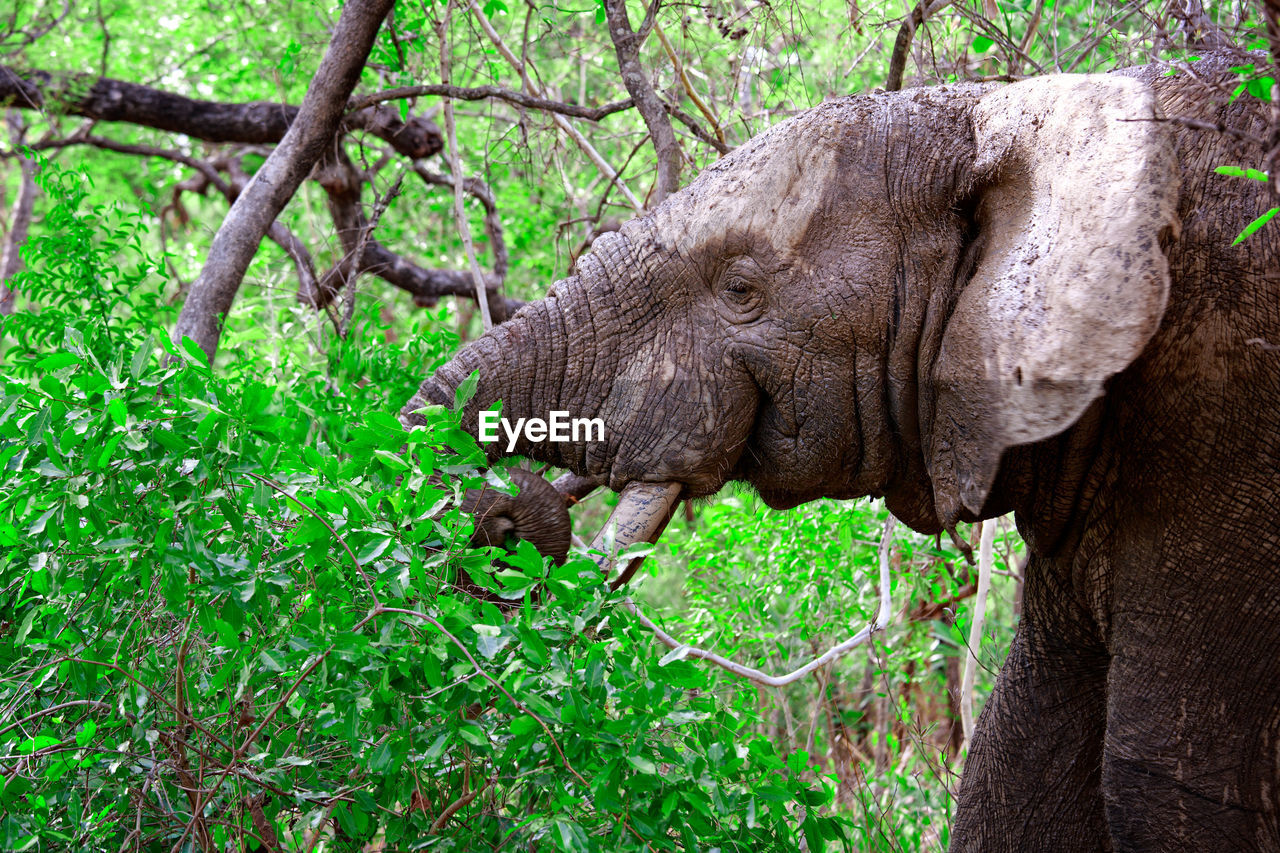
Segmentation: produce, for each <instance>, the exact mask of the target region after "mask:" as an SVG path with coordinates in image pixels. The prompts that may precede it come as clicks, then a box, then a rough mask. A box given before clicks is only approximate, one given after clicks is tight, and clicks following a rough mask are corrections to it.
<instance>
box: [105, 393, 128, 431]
mask: <svg viewBox="0 0 1280 853" xmlns="http://www.w3.org/2000/svg"><path fill="white" fill-rule="evenodd" d="M107 414H108V415H110V416H111V420H113V421H115V422H116V426H124V424H125V421H126V420H128V418H129V407H128V406H126V405H125V402H124V400H121V399H120V398H119V397H116V398H115V399H113V400H112V401H111V402H110V403H107Z"/></svg>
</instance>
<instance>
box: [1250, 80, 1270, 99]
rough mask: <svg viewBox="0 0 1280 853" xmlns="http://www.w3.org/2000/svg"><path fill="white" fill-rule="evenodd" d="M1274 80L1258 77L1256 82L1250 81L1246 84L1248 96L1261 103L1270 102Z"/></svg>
mask: <svg viewBox="0 0 1280 853" xmlns="http://www.w3.org/2000/svg"><path fill="white" fill-rule="evenodd" d="M1275 84H1276V78H1274V77H1259V78H1258V79H1256V80H1250V81H1249V83H1248V84H1247V87H1246V88H1247V89H1248V90H1249V94H1250V95H1253V96H1254V97H1255V98H1258V99H1260V100H1263V101H1270V100H1271V88H1272V87H1273V86H1275Z"/></svg>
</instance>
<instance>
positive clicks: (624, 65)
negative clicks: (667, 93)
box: [604, 0, 683, 208]
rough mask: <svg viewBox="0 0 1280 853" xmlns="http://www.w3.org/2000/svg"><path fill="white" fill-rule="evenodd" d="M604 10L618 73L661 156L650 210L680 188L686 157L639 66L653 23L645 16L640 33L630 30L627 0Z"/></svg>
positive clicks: (607, 3) (613, 0)
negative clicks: (684, 158)
mask: <svg viewBox="0 0 1280 853" xmlns="http://www.w3.org/2000/svg"><path fill="white" fill-rule="evenodd" d="M604 11H605V20H606V23H607V25H608V27H609V38H611V39H612V40H613V47H614V51H615V52H616V53H617V55H618V70H619V71H621V72H622V82H623V85H625V86H626V87H627V92H628V94H630V95H631V99H632V100H634V101H635V103H636V109H637V110H639V111H640V116H641V118H643V119H644V124H645V127H647V128H648V129H649V138H650V139H652V140H653V150H654V152H655V153H656V154H657V155H658V180H657V183H655V184H654V187H653V192H652V194H651V195H650V196H649V199H648V206H649V207H651V208H652V207H657V206H658V205H659V204H661V203H662V200H663V199H664V198H666V197H667V196H669V195H671V193H673V192H675V191H676V190H678V189H679V188H680V166H681V159H682V157H683V155H682V154H681V152H680V144H679V143H678V142H676V132H675V130H673V129H672V127H671V119H670V117H668V116H667V111H666V108H665V107H664V106H663V105H662V99H660V98H659V97H658V93H657V92H655V91H654V90H653V84H652V83H650V82H649V78H648V77H647V76H645V73H644V67H643V66H642V65H641V64H640V45H641V44H642V43H643V42H644V37H645V36H646V35H648V30H649V28H650V27H651V26H652V20H651V19H650V18H649V17H648V16H646V18H645V21H644V22H643V23H642V24H641V25H640V32H638V33H637V32H636V31H634V30H632V29H631V20H630V19H629V18H628V17H627V6H626V0H604Z"/></svg>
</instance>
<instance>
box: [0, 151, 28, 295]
mask: <svg viewBox="0 0 1280 853" xmlns="http://www.w3.org/2000/svg"><path fill="white" fill-rule="evenodd" d="M17 159H18V168H19V169H20V170H21V172H22V182H21V186H19V188H18V198H17V200H16V201H15V202H14V204H13V218H12V219H11V220H10V222H9V234H8V239H6V240H5V242H4V251H3V252H2V253H0V315H3V314H12V313H13V301H14V296H15V292H14V290H13V289H12V288H10V287H9V282H10V280H11V279H12V278H13V277H14V276H15V275H16V274H17V273H18V271H19V270H21V269H22V256H21V255H20V254H19V253H20V252H21V250H22V247H23V245H25V244H26V242H27V229H28V228H29V227H30V225H31V211H32V208H33V207H34V206H35V201H36V182H35V172H36V164H35V161H34V160H32V159H31V158H30V157H23V156H22V155H18V158H17Z"/></svg>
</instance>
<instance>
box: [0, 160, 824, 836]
mask: <svg viewBox="0 0 1280 853" xmlns="http://www.w3.org/2000/svg"><path fill="white" fill-rule="evenodd" d="M40 180H41V182H42V184H43V186H44V188H45V190H46V192H48V193H49V195H50V197H51V198H53V199H55V200H56V203H55V205H54V207H53V209H52V210H51V211H50V213H49V214H48V218H47V219H46V227H45V228H44V229H42V231H41V233H40V235H39V236H38V237H36V238H34V239H33V240H32V241H31V242H30V244H29V246H28V250H27V253H26V263H27V272H25V273H24V274H23V275H22V276H21V277H20V279H19V280H18V282H17V284H18V287H19V289H20V290H22V291H23V292H24V294H25V295H26V296H28V297H29V298H31V299H32V300H33V301H34V302H35V303H37V304H39V305H40V306H42V307H41V310H40V311H39V312H36V313H31V314H19V315H14V316H12V317H9V318H5V319H4V321H3V322H4V324H5V325H4V326H3V327H0V340H8V344H7V349H6V350H5V352H4V357H5V361H6V364H7V365H8V369H7V371H6V376H5V379H4V381H3V386H2V389H3V390H2V396H0V708H3V714H0V720H2V721H3V722H0V777H2V778H3V789H0V815H2V816H0V848H4V849H42V850H62V849H93V850H98V849H101V850H106V849H111V850H116V849H121V848H122V847H123V848H125V849H130V848H140V849H158V850H159V849H165V850H167V849H180V848H182V846H183V845H184V844H186V845H188V848H189V849H218V850H223V849H267V847H268V845H270V846H271V847H272V848H274V849H286V850H306V849H330V850H356V849H360V848H361V847H362V846H363V845H365V844H366V843H368V842H370V841H374V840H379V841H381V842H383V843H385V845H386V846H387V848H388V849H396V850H401V849H433V850H435V849H439V850H475V849H482V848H489V847H497V846H499V845H509V846H512V847H513V848H531V849H532V848H535V847H536V848H537V849H560V850H627V849H647V850H710V849H721V850H750V851H760V850H795V849H798V848H799V846H800V844H801V839H802V838H803V839H805V840H806V843H807V846H808V849H809V850H820V849H822V848H823V847H824V845H825V844H826V843H828V842H832V841H835V842H840V843H842V844H843V845H844V846H848V841H847V839H846V829H845V827H846V823H845V821H843V819H840V818H837V817H833V816H832V815H831V814H830V813H829V812H828V811H827V810H826V809H825V808H824V806H825V805H826V804H828V803H829V802H830V800H831V796H832V789H831V787H830V786H829V785H818V786H816V787H815V786H814V785H813V783H812V781H811V778H812V777H811V775H810V774H809V773H808V770H809V768H808V766H807V764H808V759H807V756H806V755H805V754H803V753H793V754H791V755H789V756H788V755H784V754H780V753H779V752H778V751H777V750H775V748H774V746H773V745H772V744H771V743H770V742H769V741H768V740H767V739H765V738H763V737H761V736H760V735H759V734H753V733H752V730H753V725H754V723H755V720H754V719H753V718H752V716H751V715H750V714H749V713H746V712H744V711H743V710H742V709H743V708H744V707H746V706H747V704H748V703H744V702H742V701H740V700H741V698H742V696H743V695H747V694H751V695H754V690H752V689H749V688H747V687H745V686H743V685H738V686H737V687H736V688H734V689H730V690H726V689H724V688H723V686H720V687H719V688H718V689H717V690H711V689H709V688H710V687H711V686H712V676H711V675H710V674H709V673H708V672H707V671H706V670H705V669H703V668H701V667H699V666H695V665H694V664H693V663H690V662H688V661H674V662H668V663H666V664H665V665H664V664H663V663H662V662H661V658H662V656H661V655H660V654H657V653H655V650H654V648H653V645H654V644H653V642H652V640H651V638H650V637H649V635H648V634H647V633H646V632H645V631H644V630H643V629H641V628H640V627H639V626H638V624H637V623H636V622H635V621H634V620H633V619H632V618H631V617H629V616H628V615H627V614H626V613H625V612H624V611H623V610H621V609H618V608H614V607H613V603H614V599H615V597H616V594H615V593H611V592H610V591H609V589H608V586H607V585H606V584H605V583H603V582H602V579H601V576H600V572H599V570H598V569H597V567H596V566H595V564H594V563H592V562H590V561H588V560H586V559H583V558H575V559H573V560H571V561H570V562H568V563H567V564H565V565H564V566H559V567H557V566H554V565H551V564H548V563H546V562H545V561H544V560H543V559H542V558H541V557H540V556H539V555H538V554H537V553H536V552H534V551H532V549H530V548H528V546H522V547H521V548H520V549H519V550H518V551H516V553H515V554H513V555H510V556H508V555H506V554H502V553H499V552H491V551H489V550H487V549H486V550H473V549H469V548H467V547H464V545H463V544H462V543H465V542H466V541H467V533H468V525H469V521H468V520H467V519H466V518H464V517H461V516H460V515H459V513H458V512H457V511H456V510H454V509H451V507H454V506H456V504H457V503H458V501H459V498H460V495H461V492H462V490H463V489H465V488H466V487H468V486H469V485H474V484H479V483H482V482H485V479H484V478H485V477H486V476H487V477H488V478H490V480H491V481H492V480H495V479H496V480H497V481H498V487H501V475H500V472H497V473H490V474H487V475H485V474H482V473H481V472H480V471H479V470H478V469H477V468H476V467H475V465H474V464H473V463H474V461H475V460H476V459H477V458H478V456H477V450H476V448H475V446H474V445H473V444H472V443H471V442H470V439H469V438H468V437H467V436H465V435H464V434H463V433H461V431H460V430H458V429H457V426H456V423H455V420H454V418H455V416H454V415H453V414H452V413H450V412H448V411H444V410H442V409H438V410H433V411H432V412H431V414H430V419H431V423H430V425H429V426H428V427H427V428H420V429H417V430H415V431H414V432H412V433H409V434H406V433H405V432H404V431H403V430H402V429H401V427H400V425H399V423H398V421H397V420H396V418H395V417H394V416H393V415H392V414H391V413H392V412H394V411H395V410H396V408H397V407H398V405H399V403H400V401H402V400H403V399H405V398H407V397H408V396H409V393H410V391H411V388H412V386H413V384H414V382H415V378H416V377H420V376H421V375H422V373H423V371H425V370H429V369H431V368H432V367H433V366H434V365H435V364H436V363H438V362H439V361H440V360H441V359H442V358H444V357H445V355H446V353H447V352H448V351H449V350H450V349H451V348H452V346H454V345H455V343H456V341H455V339H454V338H453V337H452V336H451V335H450V334H449V333H448V332H446V331H445V330H444V329H443V324H442V322H441V318H440V317H438V316H431V315H428V316H427V317H426V319H425V320H424V321H423V322H422V323H421V324H420V327H419V334H417V335H413V336H407V337H406V338H404V342H403V343H387V342H385V341H384V340H382V339H381V338H380V337H379V334H378V333H379V331H380V330H379V328H378V326H377V323H376V318H375V316H374V312H373V311H369V312H367V313H365V312H362V313H361V314H360V315H358V319H359V320H360V322H358V323H357V324H356V325H355V327H354V329H353V332H352V334H350V335H349V336H348V337H347V338H346V339H345V340H342V339H339V340H337V341H335V342H333V344H332V345H331V346H330V347H329V349H328V351H327V353H326V354H325V356H324V357H323V358H321V359H317V358H315V357H314V356H311V357H306V356H303V355H299V354H297V353H294V352H293V351H291V350H289V349H287V348H285V347H283V346H282V345H280V344H279V343H278V342H277V341H267V342H266V345H262V344H259V345H256V346H255V345H252V343H251V342H246V340H245V338H246V337H249V336H248V335H245V336H242V338H240V339H239V340H238V341H237V339H236V338H235V337H232V338H231V339H230V343H229V344H228V343H224V348H225V351H226V353H227V357H226V362H227V364H226V365H225V367H221V368H220V369H219V370H218V371H216V372H215V371H212V370H210V369H209V367H208V366H207V365H206V364H205V362H204V360H203V357H202V356H201V354H200V353H199V350H198V349H197V348H195V347H194V346H193V345H191V344H190V342H186V345H185V346H183V347H175V346H173V345H172V344H171V343H169V341H168V338H167V337H166V335H165V334H164V332H163V326H162V323H163V321H164V320H165V319H166V318H167V316H168V314H167V312H168V311H169V309H168V308H167V307H166V304H165V303H164V302H163V300H161V299H160V298H159V294H160V293H161V291H162V285H163V280H162V277H161V276H162V273H161V267H160V266H159V265H158V264H156V263H155V262H154V261H152V260H151V259H149V258H146V257H144V255H143V253H142V250H141V248H140V246H141V245H142V244H141V243H140V241H139V239H138V238H139V234H140V230H141V228H142V224H141V222H142V221H141V219H140V218H138V217H137V216H135V215H132V214H130V213H129V212H127V211H123V210H121V209H118V208H117V209H107V208H103V207H94V206H92V205H89V204H87V203H86V194H85V192H84V188H85V187H86V185H87V183H86V182H87V180H88V179H87V177H85V176H83V175H80V174H77V173H76V172H74V171H64V170H60V169H58V168H55V167H53V166H51V165H50V164H48V163H44V164H42V166H41V176H40ZM272 310H274V309H273V308H272V306H270V305H269V304H268V305H263V304H258V305H256V306H255V305H252V304H250V305H247V306H245V307H244V309H243V311H242V312H241V317H240V321H241V322H243V317H244V316H253V312H254V311H257V312H270V311H272ZM272 320H273V322H274V321H279V316H274V317H273V318H272ZM285 321H286V322H287V316H286V318H285ZM463 575H465V576H466V577H467V578H469V579H470V580H471V581H472V582H473V583H475V584H478V585H480V586H481V587H484V588H486V589H488V590H490V591H492V592H493V593H495V594H496V595H497V596H498V597H501V598H503V599H506V600H507V601H509V606H507V607H505V608H499V607H498V606H496V605H495V604H493V603H490V602H487V601H481V600H477V599H476V598H473V597H471V596H469V595H467V594H465V593H463V592H461V591H459V590H458V589H457V588H456V587H455V586H454V585H453V582H454V581H455V580H457V579H458V578H460V577H461V576H463ZM735 690H736V691H737V692H735ZM255 845H258V846H256V847H255ZM312 845H315V846H314V847H313V846H312Z"/></svg>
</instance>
